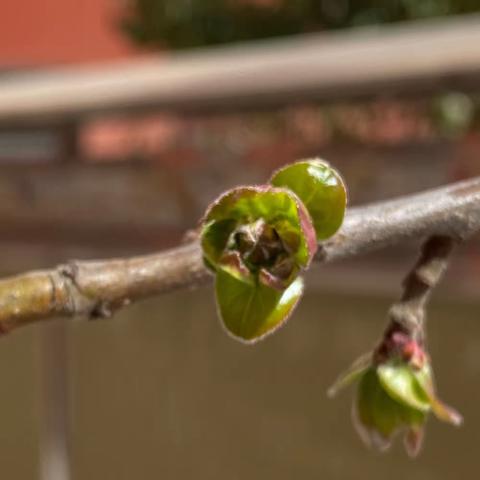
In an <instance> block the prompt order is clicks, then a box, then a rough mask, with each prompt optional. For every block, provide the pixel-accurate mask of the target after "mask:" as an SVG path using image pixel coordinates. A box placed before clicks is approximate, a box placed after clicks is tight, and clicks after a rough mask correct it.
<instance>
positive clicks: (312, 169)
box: [201, 161, 346, 343]
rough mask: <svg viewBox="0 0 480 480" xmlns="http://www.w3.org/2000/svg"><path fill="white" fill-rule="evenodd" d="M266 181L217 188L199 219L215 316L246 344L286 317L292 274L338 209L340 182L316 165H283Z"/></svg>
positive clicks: (297, 291)
mask: <svg viewBox="0 0 480 480" xmlns="http://www.w3.org/2000/svg"><path fill="white" fill-rule="evenodd" d="M272 182H273V183H274V185H273V186H272V185H260V186H251V187H237V188H234V189H232V190H229V191H228V192H225V193H224V194H223V195H221V196H220V197H219V198H218V199H217V200H215V201H214V202H213V204H212V205H211V206H210V207H209V208H208V210H207V212H206V214H205V216H204V218H203V221H202V232H201V246H202V251H203V260H204V263H205V265H206V266H207V268H209V269H210V270H211V271H212V272H214V273H215V274H216V280H215V292H216V297H217V305H218V311H219V314H220V317H221V320H222V322H223V325H224V326H225V328H226V329H227V331H228V332H229V333H230V334H231V335H232V336H234V337H235V338H237V339H239V340H241V341H244V342H247V343H253V342H254V341H256V340H258V339H260V338H263V337H264V336H266V335H267V334H269V333H271V332H273V331H274V330H276V329H277V328H278V327H279V326H280V325H282V324H283V323H284V322H285V321H286V320H287V318H288V317H289V315H290V313H291V312H292V310H293V308H294V307H295V305H296V304H297V302H298V300H299V299H300V297H301V295H302V292H303V280H302V279H301V277H300V274H301V273H302V271H304V270H306V269H307V268H308V266H309V265H310V262H311V260H312V258H313V256H314V255H315V252H316V250H317V240H318V238H322V239H323V238H326V237H328V236H330V235H331V234H333V233H334V231H336V230H337V229H338V227H339V226H340V223H341V221H342V219H343V213H344V210H345V201H346V194H345V188H344V186H343V183H342V182H341V179H340V177H339V176H338V174H336V172H335V171H334V170H333V169H332V168H331V167H328V166H327V165H326V164H324V163H322V162H319V161H307V162H299V163H298V164H294V165H292V166H290V167H288V166H287V167H285V168H284V169H282V170H280V171H279V172H277V174H276V175H274V178H273V179H272ZM308 192H310V193H308ZM302 200H303V201H302ZM304 201H306V202H307V206H308V208H307V206H306V205H305V203H304ZM311 213H314V214H315V215H316V219H315V224H314V222H313V220H312V217H311Z"/></svg>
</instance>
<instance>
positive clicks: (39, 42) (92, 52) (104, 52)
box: [0, 0, 135, 68]
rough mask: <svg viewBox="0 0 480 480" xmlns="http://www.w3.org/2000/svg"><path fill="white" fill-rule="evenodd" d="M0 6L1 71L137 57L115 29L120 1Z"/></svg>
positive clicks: (26, 0) (18, 1) (43, 0)
mask: <svg viewBox="0 0 480 480" xmlns="http://www.w3.org/2000/svg"><path fill="white" fill-rule="evenodd" d="M0 3H1V4H2V5H1V7H0V68H9V67H14V68H15V67H29V66H40V65H51V64H58V63H78V62H90V61H92V62H93V61H102V60H108V59H115V58H122V57H127V56H131V55H133V54H135V50H134V49H133V47H131V46H130V45H129V43H128V40H126V39H125V37H124V36H123V35H122V33H121V32H119V30H118V27H117V26H116V25H115V22H116V21H117V19H118V13H119V6H120V5H121V3H122V0H15V1H8V0H7V1H5V0H3V1H1V0H0Z"/></svg>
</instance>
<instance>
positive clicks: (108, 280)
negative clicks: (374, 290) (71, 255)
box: [0, 177, 480, 332]
mask: <svg viewBox="0 0 480 480" xmlns="http://www.w3.org/2000/svg"><path fill="white" fill-rule="evenodd" d="M479 229H480V177H477V178H474V179H471V180H468V181H465V182H460V183H456V184H452V185H449V186H446V187H442V188H439V189H436V190H430V191H427V192H424V193H421V194H417V195H411V196H407V197H402V198H399V199H395V200H391V201H387V202H381V203H377V204H374V205H370V206H366V207H359V208H352V209H350V210H349V211H348V213H347V215H346V217H345V221H344V224H343V226H342V228H341V230H340V231H339V233H338V234H337V235H335V236H334V237H333V238H332V239H330V240H328V241H327V242H324V243H322V244H321V245H320V248H319V252H318V254H317V257H316V260H317V262H330V261H336V260H340V259H344V258H349V257H353V256H356V255H360V254H363V253H366V252H369V251H372V250H376V249H380V248H384V247H387V246H390V245H393V244H397V243H400V242H403V241H405V240H408V239H417V238H425V237H430V236H446V237H450V238H452V239H455V240H459V239H464V238H466V237H468V236H469V235H472V234H473V233H475V232H476V231H478V230H479ZM209 278H210V276H209V274H208V272H207V270H206V269H205V267H204V266H203V262H202V257H201V251H200V247H199V245H198V242H193V243H190V244H187V245H183V246H180V247H177V248H174V249H171V250H167V251H164V252H160V253H157V254H153V255H146V256H141V257H133V258H126V259H114V260H104V261H87V262H79V261H75V262H70V263H69V264H66V265H61V266H59V267H57V268H55V269H52V270H42V271H34V272H28V273H25V274H22V275H18V276H15V277H11V278H6V279H4V280H1V281H0V329H1V331H3V332H7V331H10V330H12V329H14V328H16V327H18V326H21V325H24V324H26V323H30V322H35V321H39V320H42V319H48V318H52V317H54V316H70V317H72V316H76V315H83V316H86V317H90V318H92V317H106V316H110V315H111V314H112V313H113V312H114V311H115V310H116V309H118V308H121V307H123V306H126V305H128V304H129V303H131V302H134V301H137V300H139V299H141V298H145V297H148V296H152V295H158V294H161V293H166V292H170V291H172V290H176V289H180V288H188V287H195V286H198V285H202V284H205V283H206V282H208V281H209Z"/></svg>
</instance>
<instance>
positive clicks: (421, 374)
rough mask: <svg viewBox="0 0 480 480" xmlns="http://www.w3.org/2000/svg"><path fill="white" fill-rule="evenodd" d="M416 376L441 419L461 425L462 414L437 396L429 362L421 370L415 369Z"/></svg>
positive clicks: (433, 409) (435, 412)
mask: <svg viewBox="0 0 480 480" xmlns="http://www.w3.org/2000/svg"><path fill="white" fill-rule="evenodd" d="M415 378H416V380H417V382H418V385H419V386H420V388H421V389H422V392H423V394H424V395H425V397H426V398H428V401H429V402H430V405H431V408H432V411H433V413H434V414H435V416H436V417H437V418H438V419H439V420H442V421H444V422H448V423H451V424H452V425H456V426H458V425H461V424H462V422H463V418H462V415H461V414H460V413H459V412H457V411H456V410H455V409H454V408H452V407H449V406H448V405H446V404H445V403H443V402H442V401H441V400H440V399H439V398H438V397H437V395H436V393H435V387H434V383H433V374H432V369H431V367H430V364H429V363H428V362H426V363H425V365H424V367H423V368H422V369H421V370H418V371H415Z"/></svg>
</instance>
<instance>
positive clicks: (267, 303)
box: [215, 270, 303, 343]
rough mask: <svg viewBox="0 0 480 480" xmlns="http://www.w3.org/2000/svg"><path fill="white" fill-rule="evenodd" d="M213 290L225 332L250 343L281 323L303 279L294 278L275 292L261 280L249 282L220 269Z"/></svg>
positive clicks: (299, 291)
mask: <svg viewBox="0 0 480 480" xmlns="http://www.w3.org/2000/svg"><path fill="white" fill-rule="evenodd" d="M215 291H216V296H217V304H218V309H219V313H220V317H221V319H222V322H223V325H224V326H225V328H226V330H227V332H228V333H230V334H231V335H232V336H234V337H235V338H237V339H239V340H241V341H243V342H246V343H253V342H255V341H256V340H259V339H261V338H263V337H264V336H265V335H267V334H269V333H272V332H273V331H275V330H276V329H277V328H279V327H280V326H281V325H282V324H283V323H285V321H286V320H287V319H288V317H289V315H290V314H291V313H292V311H293V309H294V308H295V306H296V304H297V302H298V300H300V297H301V296H302V293H303V280H302V278H301V277H298V278H297V279H296V280H295V281H293V282H292V283H291V284H290V286H289V287H288V288H287V289H285V290H283V291H279V290H276V289H273V288H270V287H267V286H265V285H262V284H261V283H258V284H257V285H249V284H248V283H245V282H242V281H240V280H237V279H236V278H235V277H233V276H231V275H229V274H228V273H227V272H225V271H222V270H220V271H219V272H218V273H217V278H216V281H215Z"/></svg>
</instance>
